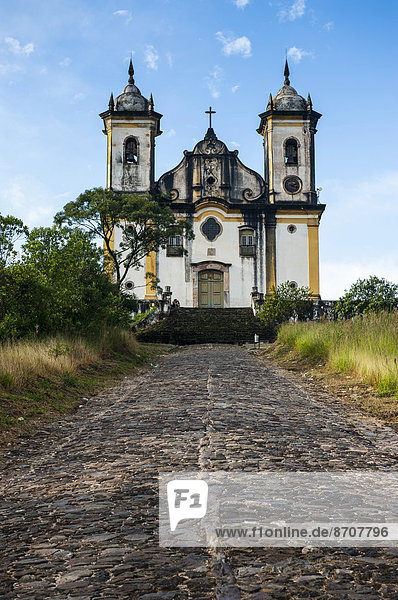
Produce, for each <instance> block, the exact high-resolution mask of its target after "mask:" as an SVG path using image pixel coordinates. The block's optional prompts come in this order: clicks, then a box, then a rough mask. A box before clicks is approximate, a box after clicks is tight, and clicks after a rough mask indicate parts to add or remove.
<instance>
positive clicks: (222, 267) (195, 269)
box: [191, 260, 232, 308]
mask: <svg viewBox="0 0 398 600" xmlns="http://www.w3.org/2000/svg"><path fill="white" fill-rule="evenodd" d="M231 266H232V263H223V262H221V261H219V260H202V261H201V262H198V263H191V268H192V288H193V289H192V291H193V307H194V308H198V307H199V273H200V272H201V271H207V270H209V271H221V272H222V273H223V274H224V275H223V280H224V308H229V305H230V304H229V302H230V299H229V297H230V291H229V269H230V267H231Z"/></svg>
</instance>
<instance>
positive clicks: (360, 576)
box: [0, 346, 398, 600]
mask: <svg viewBox="0 0 398 600" xmlns="http://www.w3.org/2000/svg"><path fill="white" fill-rule="evenodd" d="M380 440H381V441H380ZM397 444H398V436H396V435H395V434H393V433H392V432H391V430H389V429H388V428H383V427H381V426H374V425H372V426H369V427H366V425H365V424H364V423H363V419H361V418H360V417H358V418H356V416H355V413H353V412H352V410H351V409H350V410H348V409H347V410H346V409H345V408H344V406H342V405H340V404H337V405H336V406H334V405H332V404H331V403H328V402H325V400H323V399H317V398H315V397H311V396H309V395H308V393H307V392H306V391H305V389H304V388H302V387H301V386H300V385H296V384H295V383H294V380H292V378H289V377H285V376H284V375H283V374H281V372H280V371H278V370H275V369H274V368H271V367H269V366H268V365H266V364H264V363H262V362H260V361H259V360H258V359H257V358H255V357H254V356H252V355H251V354H250V353H249V352H247V351H246V350H244V349H241V348H237V347H221V346H218V347H217V346H215V347H202V348H195V347H191V348H188V349H186V350H182V351H181V352H178V353H175V354H171V355H169V356H165V357H162V358H161V359H160V360H159V367H158V368H154V369H151V371H150V372H146V373H145V374H143V375H141V376H139V377H135V378H131V379H130V378H128V379H125V380H124V382H123V383H122V384H121V385H120V386H119V387H117V388H113V389H112V390H110V391H107V392H104V393H103V394H101V395H99V396H97V397H96V398H92V399H91V400H90V401H89V402H88V403H87V404H86V405H85V407H84V408H82V409H81V410H80V411H79V413H78V414H77V415H74V416H72V417H70V418H67V419H64V420H62V421H59V422H57V423H56V424H52V425H49V426H46V427H44V428H43V429H41V430H40V431H39V432H38V433H37V434H36V435H35V436H34V437H33V438H31V439H29V440H22V441H19V442H17V443H16V444H15V445H14V446H13V447H12V449H11V450H10V451H8V452H6V453H5V454H3V455H1V460H2V469H1V470H2V484H1V494H2V500H1V515H2V516H1V521H0V525H1V529H2V533H1V536H2V537H1V542H0V544H1V557H0V561H1V562H0V573H1V584H0V598H2V599H8V600H11V599H26V600H27V599H29V600H32V599H34V600H40V599H44V598H45V599H47V598H48V599H50V598H51V599H54V600H60V599H65V600H66V599H71V600H72V599H74V600H77V599H79V600H83V599H85V600H86V599H87V600H89V599H90V600H94V599H99V598H106V599H108V600H116V599H129V598H132V599H136V598H137V599H141V600H154V599H176V600H177V599H179V600H182V599H189V598H192V599H200V600H205V599H210V598H218V599H219V600H237V599H239V598H241V599H242V600H245V599H248V598H251V599H253V600H266V599H289V598H295V599H301V600H304V599H305V600H307V599H309V598H319V599H329V598H339V599H342V598H347V599H363V600H372V599H376V598H387V599H389V600H393V599H398V587H397V565H398V551H397V550H396V549H389V550H387V549H377V550H376V549H362V550H355V549H354V548H351V549H344V550H339V549H322V550H320V549H312V550H308V549H307V550H304V551H302V550H301V549H300V548H296V549H290V548H280V549H278V548H271V549H230V550H227V551H225V553H222V552H221V551H214V552H210V551H208V550H205V549H203V550H202V549H192V548H191V549H189V548H185V549H164V548H159V547H158V545H157V494H156V483H157V481H156V477H157V473H158V471H159V470H163V471H165V470H183V469H184V470H199V469H200V468H201V469H212V470H213V469H216V470H219V469H224V470H243V469H244V470H247V471H251V470H254V471H257V470H273V471H278V470H303V469H304V470H311V469H318V470H326V469H348V468H353V469H382V470H385V469H396V468H397V458H398V451H397V447H398V446H397Z"/></svg>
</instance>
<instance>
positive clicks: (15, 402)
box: [0, 328, 166, 442]
mask: <svg viewBox="0 0 398 600" xmlns="http://www.w3.org/2000/svg"><path fill="white" fill-rule="evenodd" d="M165 349H166V347H165V346H163V347H161V346H158V347H155V346H149V345H140V344H138V342H137V340H136V339H135V337H134V336H133V335H132V334H131V333H130V332H128V331H126V330H122V329H117V328H113V329H108V330H107V331H103V332H101V333H100V334H99V335H97V336H96V337H94V338H91V339H84V338H81V337H70V336H62V335H60V336H56V337H51V338H47V339H44V340H22V341H18V342H14V343H6V344H4V345H3V346H2V347H1V349H0V442H1V441H3V442H4V441H7V439H8V436H7V435H5V433H4V432H9V431H11V432H13V433H14V434H15V433H18V432H19V433H20V432H22V433H23V432H26V433H28V432H30V430H31V428H32V423H33V422H35V423H36V422H37V421H40V422H43V421H48V420H52V419H54V418H57V417H59V416H60V415H62V414H67V413H70V412H71V411H73V410H74V409H76V408H77V407H78V406H79V404H81V403H82V402H83V403H84V401H85V400H84V398H85V397H86V396H88V395H92V394H94V393H96V392H98V391H99V390H101V389H104V388H106V387H109V386H110V385H112V384H113V383H115V382H116V381H117V380H118V379H120V377H121V375H126V374H130V373H132V372H134V370H135V369H137V367H139V366H142V365H145V364H146V363H147V362H149V361H151V358H152V357H153V356H155V355H156V354H158V353H159V352H162V351H165Z"/></svg>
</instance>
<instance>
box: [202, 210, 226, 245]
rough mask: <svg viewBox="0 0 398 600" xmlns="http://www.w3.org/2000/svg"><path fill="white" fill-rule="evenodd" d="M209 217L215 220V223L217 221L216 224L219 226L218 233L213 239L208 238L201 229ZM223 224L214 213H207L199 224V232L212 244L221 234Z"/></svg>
mask: <svg viewBox="0 0 398 600" xmlns="http://www.w3.org/2000/svg"><path fill="white" fill-rule="evenodd" d="M209 219H213V220H214V221H216V223H218V225H219V226H220V231H219V233H218V234H217V235H216V237H215V238H214V239H213V240H209V238H208V237H207V235H206V234H205V232H204V231H203V226H204V225H205V224H206V223H207V221H209ZM223 230H224V228H223V226H222V223H221V222H220V220H219V219H217V217H216V216H215V215H208V216H207V217H206V218H205V220H204V221H203V222H202V223H201V224H200V233H201V234H202V235H203V237H204V238H206V240H207V241H208V242H210V244H214V242H215V241H216V240H218V238H219V237H220V236H221V235H222V234H223Z"/></svg>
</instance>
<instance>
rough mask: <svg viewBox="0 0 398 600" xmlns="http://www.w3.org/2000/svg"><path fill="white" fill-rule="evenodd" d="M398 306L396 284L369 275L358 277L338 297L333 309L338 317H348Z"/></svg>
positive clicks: (397, 287) (397, 286) (397, 288)
mask: <svg viewBox="0 0 398 600" xmlns="http://www.w3.org/2000/svg"><path fill="white" fill-rule="evenodd" d="M397 308H398V285H396V284H395V283H391V282H390V281H387V280H386V279H384V278H380V277H376V275H371V276H370V277H368V278H367V279H358V280H357V281H356V282H355V283H353V284H352V286H351V287H350V289H349V290H348V292H347V290H346V292H345V294H344V295H343V296H341V298H339V299H338V301H337V303H336V306H335V307H334V311H335V313H336V314H337V316H338V317H340V318H344V319H350V318H352V317H355V316H356V315H363V314H366V313H369V312H378V311H380V310H389V311H391V310H393V309H397Z"/></svg>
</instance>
